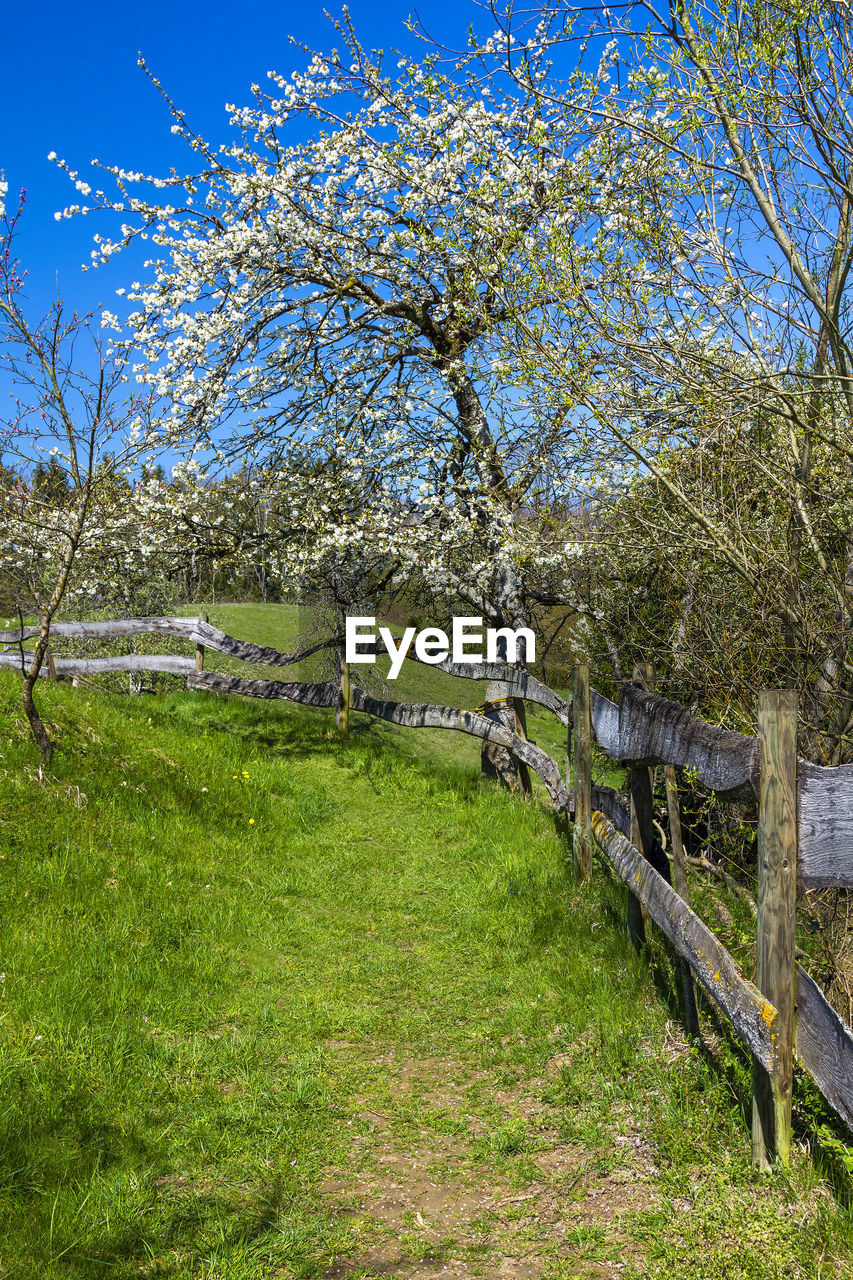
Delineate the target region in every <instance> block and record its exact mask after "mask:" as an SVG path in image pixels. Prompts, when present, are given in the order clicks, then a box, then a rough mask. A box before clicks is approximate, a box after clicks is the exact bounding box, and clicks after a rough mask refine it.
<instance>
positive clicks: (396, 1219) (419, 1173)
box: [323, 1046, 655, 1280]
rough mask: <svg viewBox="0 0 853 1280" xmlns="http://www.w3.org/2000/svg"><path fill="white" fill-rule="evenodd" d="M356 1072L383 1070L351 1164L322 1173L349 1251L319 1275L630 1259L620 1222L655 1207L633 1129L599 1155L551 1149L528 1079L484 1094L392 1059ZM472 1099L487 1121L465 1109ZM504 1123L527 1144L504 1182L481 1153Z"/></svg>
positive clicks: (601, 1270)
mask: <svg viewBox="0 0 853 1280" xmlns="http://www.w3.org/2000/svg"><path fill="white" fill-rule="evenodd" d="M348 1049H351V1050H354V1049H355V1046H348ZM365 1066H366V1067H368V1068H370V1067H376V1066H381V1067H384V1068H385V1069H387V1070H388V1072H389V1075H390V1083H389V1087H388V1094H387V1095H386V1100H384V1101H382V1102H378V1101H376V1099H374V1098H373V1096H371V1098H363V1099H361V1100H360V1101H359V1103H358V1104H357V1105H358V1106H359V1108H360V1111H359V1114H360V1117H361V1120H362V1122H363V1123H362V1132H361V1134H359V1135H358V1136H357V1137H356V1138H354V1140H353V1145H352V1150H351V1153H350V1155H351V1160H350V1163H349V1164H348V1167H347V1168H340V1169H335V1170H330V1171H329V1176H328V1179H327V1181H326V1183H325V1186H324V1188H323V1195H324V1198H325V1201H326V1205H327V1208H328V1209H329V1210H331V1211H332V1212H333V1213H334V1214H337V1215H339V1216H340V1217H343V1218H346V1219H347V1221H348V1223H349V1224H350V1228H351V1232H352V1236H353V1239H354V1240H355V1242H356V1244H355V1247H354V1249H353V1250H352V1252H351V1253H350V1256H348V1257H347V1258H346V1259H341V1260H340V1261H339V1262H338V1263H337V1264H336V1265H335V1266H334V1267H332V1268H331V1269H330V1270H328V1271H326V1272H325V1273H324V1280H346V1278H347V1277H353V1276H358V1277H359V1278H360V1280H362V1278H363V1280H367V1278H368V1277H374V1278H375V1280H380V1278H381V1277H385V1276H395V1277H400V1278H401V1280H450V1278H452V1277H460V1278H462V1277H468V1276H471V1277H473V1276H488V1277H495V1278H496V1280H537V1278H538V1277H540V1276H543V1275H545V1274H546V1273H550V1274H559V1275H562V1276H569V1275H571V1276H577V1277H588V1278H589V1280H592V1278H593V1277H596V1278H600V1280H615V1278H616V1277H618V1276H620V1275H621V1273H622V1270H623V1268H624V1266H625V1264H626V1262H627V1261H628V1260H629V1259H633V1260H636V1258H637V1255H638V1253H639V1247H638V1246H636V1245H635V1244H634V1243H632V1241H631V1240H630V1239H629V1238H628V1236H627V1235H626V1234H625V1233H624V1232H623V1229H622V1222H623V1219H624V1218H625V1217H626V1215H628V1214H633V1213H635V1212H637V1211H641V1210H642V1209H643V1207H644V1206H646V1205H648V1204H649V1203H650V1202H652V1201H653V1199H654V1198H655V1167H654V1163H653V1159H652V1152H651V1149H650V1148H649V1146H648V1145H647V1144H646V1143H645V1141H644V1140H643V1138H642V1136H641V1135H640V1134H637V1133H633V1132H630V1131H626V1132H625V1133H624V1134H621V1135H619V1136H618V1137H617V1138H616V1139H615V1150H614V1149H613V1148H611V1149H610V1150H608V1151H590V1150H586V1149H583V1148H581V1147H580V1146H578V1145H577V1144H569V1143H565V1142H561V1141H560V1139H559V1135H558V1132H557V1130H556V1128H555V1127H554V1119H555V1117H554V1115H553V1114H552V1113H551V1111H550V1109H549V1108H548V1107H547V1106H546V1105H545V1104H543V1103H542V1102H541V1101H540V1100H539V1097H538V1093H539V1091H540V1089H541V1085H542V1081H541V1080H538V1081H530V1082H528V1083H527V1085H525V1084H520V1085H519V1086H518V1087H517V1088H506V1087H505V1086H504V1087H502V1088H497V1087H491V1088H490V1087H489V1085H490V1074H489V1073H488V1072H483V1071H481V1072H477V1071H474V1070H472V1069H470V1068H466V1067H464V1066H463V1065H460V1064H459V1063H453V1062H448V1061H446V1060H444V1059H419V1060H414V1059H404V1058H402V1057H397V1056H395V1054H394V1053H393V1051H391V1052H385V1053H381V1054H374V1055H372V1056H371V1057H370V1058H365ZM484 1094H485V1095H486V1096H487V1098H488V1103H489V1107H488V1111H487V1118H484V1117H483V1115H482V1114H480V1115H475V1114H474V1113H473V1109H472V1098H481V1099H482V1097H483V1096H484ZM478 1110H480V1111H481V1113H482V1107H480V1108H478ZM512 1126H516V1127H517V1126H521V1127H522V1128H523V1130H524V1132H525V1133H526V1134H527V1135H529V1141H528V1145H527V1148H526V1150H525V1152H524V1156H523V1160H524V1168H523V1170H519V1168H518V1166H517V1165H516V1167H515V1171H514V1173H513V1170H512V1162H511V1161H509V1162H508V1161H507V1160H506V1159H499V1158H497V1157H495V1158H489V1154H488V1153H489V1146H488V1142H489V1135H490V1134H495V1133H500V1132H501V1130H502V1129H504V1130H506V1129H507V1128H509V1129H510V1130H511V1129H512ZM510 1154H512V1153H510ZM510 1177H512V1178H513V1182H514V1183H515V1184H516V1185H510V1182H509V1178H510ZM518 1183H521V1185H517V1184H518Z"/></svg>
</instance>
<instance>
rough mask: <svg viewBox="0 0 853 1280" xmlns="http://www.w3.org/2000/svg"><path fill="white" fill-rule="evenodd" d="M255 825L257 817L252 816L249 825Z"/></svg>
mask: <svg viewBox="0 0 853 1280" xmlns="http://www.w3.org/2000/svg"><path fill="white" fill-rule="evenodd" d="M254 825H255V819H254V818H250V819H249V826H250V827H253V826H254Z"/></svg>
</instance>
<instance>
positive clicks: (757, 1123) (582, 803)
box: [0, 617, 853, 1167]
mask: <svg viewBox="0 0 853 1280" xmlns="http://www.w3.org/2000/svg"><path fill="white" fill-rule="evenodd" d="M36 634H37V628H35V627H32V628H25V629H24V630H23V631H6V632H5V633H4V635H3V643H4V649H3V651H0V666H4V667H17V668H18V669H20V667H21V662H22V660H25V657H26V650H24V649H23V648H22V646H23V644H24V643H25V642H26V641H27V640H28V639H30V638H32V637H34V636H35V635H36ZM146 634H148V635H159V636H166V637H174V638H178V639H181V640H184V641H188V642H190V643H192V644H193V645H195V646H196V653H195V655H194V656H193V657H181V656H177V655H154V654H138V653H132V654H128V655H125V656H124V657H109V658H100V659H96V658H87V659H84V658H61V657H56V658H54V659H53V666H54V669H55V672H56V674H57V676H66V677H67V676H70V677H72V678H74V677H78V678H79V677H91V676H94V675H98V674H101V673H105V672H113V671H153V672H167V673H170V674H175V675H181V676H184V677H185V678H186V682H187V686H188V687H189V688H192V689H207V690H210V691H213V692H221V693H231V694H239V695H242V696H247V697H260V698H285V699H287V700H289V701H293V702H298V703H301V704H302V705H308V706H322V707H330V708H332V707H336V708H338V710H339V713H340V712H341V711H342V712H343V716H342V719H343V721H344V723H345V722H346V717H347V715H348V711H349V709H350V708H352V709H354V710H358V711H363V712H365V713H367V714H369V715H373V716H376V717H379V718H381V719H384V720H389V721H391V722H392V723H396V724H400V725H405V726H408V727H412V728H444V729H451V730H454V731H458V732H463V733H468V734H471V735H473V736H475V737H478V738H480V739H481V740H483V741H488V742H492V743H495V744H497V745H501V746H506V747H508V748H509V749H510V751H512V752H513V754H514V755H516V756H517V757H518V758H519V759H520V760H521V761H523V762H524V763H526V764H527V765H529V766H530V767H531V768H533V769H534V770H535V771H536V772H537V773H538V774H539V776H540V777H541V778H542V780H543V782H544V783H545V786H546V788H547V790H548V792H549V794H550V795H551V798H552V800H553V802H554V804H555V806H556V807H557V809H558V810H560V811H563V812H568V813H570V814H572V815H573V817H574V835H573V851H574V863H575V868H576V872H577V874H578V876H579V877H580V878H582V879H583V878H586V877H587V876H589V874H590V872H591V868H592V854H593V848H594V846H597V847H598V849H599V850H600V851H601V854H602V855H603V857H604V859H606V861H607V863H609V865H610V867H611V868H612V870H613V872H614V873H615V875H616V876H617V877H618V878H619V879H620V880H622V881H623V882H624V883H625V884H626V885H627V887H628V891H629V893H628V926H629V929H630V931H631V934H632V935H633V937H634V938H635V940H636V941H637V942H638V943H641V942H642V939H643V937H644V931H645V924H646V919H647V918H648V919H651V920H653V921H654V923H655V924H657V925H658V926H659V928H660V929H661V930H662V931H663V933H664V934H665V935H666V937H667V938H668V939H669V941H670V943H671V944H672V946H673V947H674V949H675V951H676V952H677V953H678V955H679V956H680V957H681V962H682V969H683V978H684V993H685V1012H686V1017H687V1021H688V1026H689V1028H690V1029H695V1027H698V1023H695V1006H694V1005H693V1004H692V999H693V992H692V982H691V975H692V977H695V978H696V979H697V980H698V982H699V984H700V985H701V986H702V988H703V989H704V990H705V991H706V992H707V994H708V995H709V996H710V997H711V998H712V999H713V1000H714V1002H715V1003H716V1004H717V1005H718V1006H719V1007H720V1009H722V1011H723V1012H724V1014H725V1015H726V1017H727V1018H728V1019H729V1021H730V1023H731V1025H732V1027H733V1029H734V1032H735V1034H736V1035H737V1036H738V1038H739V1039H740V1040H741V1041H742V1042H743V1043H744V1044H745V1045H746V1046H747V1048H748V1049H749V1051H750V1053H751V1054H752V1058H753V1064H754V1072H753V1133H752V1138H753V1155H754V1159H755V1161H756V1163H757V1164H759V1165H760V1166H762V1167H766V1166H767V1165H768V1163H769V1162H770V1160H772V1159H773V1158H776V1159H778V1160H779V1162H780V1163H782V1164H787V1163H788V1162H789V1158H790V1135H791V1095H792V1078H793V1060H794V1052H795V1051H796V1054H797V1056H798V1057H799V1059H800V1061H801V1063H802V1065H803V1067H804V1068H805V1069H806V1071H807V1072H808V1073H809V1075H810V1076H811V1077H812V1079H813V1080H814V1081H815V1083H816V1084H817V1085H818V1087H819V1089H820V1090H821V1092H822V1094H823V1096H824V1097H825V1098H826V1100H827V1102H828V1103H829V1104H830V1106H831V1107H832V1108H833V1110H834V1111H835V1112H836V1114H837V1115H838V1116H839V1117H840V1118H841V1119H842V1120H843V1121H844V1122H845V1123H846V1124H847V1125H848V1127H849V1128H850V1129H851V1130H853V1034H851V1031H850V1029H849V1028H848V1027H847V1026H846V1024H845V1023H844V1022H843V1020H842V1019H841V1017H840V1016H839V1015H838V1014H837V1013H836V1011H835V1010H834V1009H833V1008H832V1006H831V1005H830V1004H829V1002H828V1000H827V999H826V997H825V995H824V994H823V992H822V991H821V989H820V988H819V987H818V985H817V984H816V983H815V982H814V981H813V980H812V979H811V978H810V977H809V975H808V974H807V973H806V972H805V970H804V969H802V967H801V966H800V965H798V964H796V962H795V949H794V930H795V923H796V893H797V887H798V886H800V887H802V888H816V887H821V888H822V887H827V886H840V887H844V888H853V765H842V766H840V767H837V768H823V767H821V766H819V765H815V764H812V763H810V762H808V761H805V760H801V759H798V758H797V755H796V699H795V696H794V695H793V694H792V693H790V692H788V691H765V692H763V693H762V695H761V698H760V703H759V716H758V726H757V728H758V732H757V734H756V736H755V737H748V736H746V735H744V734H740V733H735V732H732V731H731V730H727V729H722V728H720V727H719V726H717V725H713V724H708V723H707V722H706V721H704V720H702V719H700V718H699V717H698V716H696V715H694V714H693V713H692V712H690V711H688V710H687V709H686V708H685V707H683V706H681V704H680V703H677V702H672V701H669V700H668V699H665V698H662V697H659V696H658V695H657V694H655V693H654V692H653V672H652V671H651V670H650V668H648V667H642V666H641V667H638V668H637V669H635V672H634V681H633V683H631V684H626V685H625V686H623V688H622V690H621V693H620V696H619V700H618V703H614V702H611V701H610V700H609V699H608V698H606V697H604V696H603V695H602V694H600V693H598V692H597V691H596V690H595V689H593V688H591V687H590V684H589V672H588V668H587V667H586V666H585V665H580V666H578V667H577V668H576V669H575V673H574V683H573V694H572V699H571V700H570V701H566V700H565V699H564V698H562V697H561V696H560V695H559V694H558V693H556V692H555V691H554V690H552V689H549V688H548V687H547V686H546V685H544V684H542V683H541V682H540V681H538V680H536V679H535V677H533V676H531V675H529V674H528V673H526V672H521V671H517V670H514V669H512V668H507V667H505V666H503V665H502V664H499V663H479V664H470V665H468V664H466V665H465V666H456V665H454V664H453V663H451V662H449V661H447V662H442V663H438V664H433V665H435V666H436V668H437V669H438V670H443V671H446V672H447V673H449V674H451V675H456V676H461V677H464V678H466V679H475V680H483V679H485V680H493V681H501V682H502V683H503V684H504V685H505V686H506V688H507V690H508V697H509V698H510V699H512V698H517V699H524V700H527V701H530V702H535V703H537V704H538V705H540V706H543V707H546V708H547V709H548V710H550V711H551V712H552V713H553V714H554V715H555V716H556V717H557V718H558V719H559V720H560V721H561V722H562V723H563V724H564V725H566V727H567V730H568V734H569V742H570V754H571V745H572V735H573V737H574V742H573V746H574V751H573V760H574V766H573V773H574V785H573V786H572V787H571V788H570V787H569V783H568V779H566V780H565V781H564V780H563V778H562V776H561V773H560V769H559V766H558V765H557V763H556V762H555V761H554V760H553V759H552V758H551V757H550V756H549V755H547V753H546V752H544V751H542V750H541V748H539V747H537V746H535V744H534V743H531V742H528V741H527V739H526V738H525V737H524V736H523V735H522V734H521V733H520V732H513V731H512V729H510V728H508V727H507V726H506V725H505V724H502V723H501V722H500V721H499V720H498V719H496V718H495V716H494V715H493V710H494V708H490V707H489V706H487V707H486V708H484V709H483V710H482V711H470V710H465V709H460V708H458V707H444V706H437V705H434V704H427V703H420V704H419V703H398V702H391V701H386V700H382V699H377V698H373V697H371V696H369V695H368V694H366V693H364V692H363V691H362V690H361V689H360V688H359V687H358V686H357V685H356V684H355V683H354V682H353V681H352V680H351V678H350V672H349V670H348V669H347V667H346V664H341V665H342V673H341V677H340V679H339V680H337V681H326V682H322V683H316V684H311V683H305V682H298V681H292V682H289V681H280V680H244V679H241V678H239V677H236V676H226V675H221V674H219V673H217V672H212V671H205V670H204V654H205V651H206V650H211V651H213V652H216V653H220V654H223V655H226V656H228V657H230V658H237V659H240V660H242V661H245V662H250V663H255V664H259V665H265V666H271V667H286V666H290V665H292V664H294V663H296V662H299V661H301V660H302V659H304V658H307V657H309V656H310V655H311V654H313V653H316V652H318V651H320V650H322V649H330V648H331V649H338V650H339V649H340V648H341V645H342V641H343V636H342V635H335V636H331V637H329V638H328V639H326V640H323V641H320V642H318V643H317V644H315V645H312V646H310V647H309V648H306V649H304V650H302V651H300V652H297V653H282V652H279V651H278V650H276V649H273V648H268V647H264V646H261V645H255V644H250V643H248V642H246V641H243V640H237V639H235V638H234V637H232V636H228V635H225V634H224V633H223V632H221V631H219V630H217V629H216V628H215V627H212V626H210V625H209V623H208V622H207V621H206V620H205V619H203V618H175V617H164V618H135V619H125V620H121V621H111V622H66V623H58V624H55V625H54V626H53V627H52V629H51V635H52V637H53V638H54V639H59V638H68V639H91V640H113V641H114V640H116V639H119V638H122V637H131V636H139V635H146ZM342 703H343V706H342ZM594 743H595V744H597V745H598V747H599V748H600V749H601V750H602V751H603V752H604V753H605V754H606V755H607V756H608V757H609V758H610V759H612V760H614V761H616V762H618V763H619V764H620V765H623V766H625V767H627V768H628V770H629V777H630V798H629V799H628V800H627V801H626V800H624V799H623V797H622V796H620V795H619V794H617V793H616V792H615V791H613V790H612V789H611V788H608V787H598V786H594V785H593V782H592V749H593V744H594ZM655 766H663V768H664V776H665V782H666V790H667V798H668V808H669V828H670V837H671V845H672V853H673V865H672V867H670V863H669V859H668V858H667V857H666V855H665V854H664V853H663V852H662V850H661V847H660V845H659V843H658V842H657V840H656V839H655V835H654V824H653V808H652V780H651V770H652V769H653V768H654V767H655ZM677 768H682V769H689V770H691V771H692V772H693V774H694V775H695V777H696V778H697V779H698V781H699V782H700V783H702V784H703V785H704V786H705V787H707V788H708V789H709V790H711V791H713V792H714V793H715V796H716V798H717V799H718V800H720V801H723V802H726V801H732V802H743V801H753V802H754V801H757V803H758V881H759V888H758V935H757V947H756V958H757V968H756V982H755V983H752V982H751V981H749V979H747V978H746V977H745V976H744V974H743V973H742V972H741V970H740V968H739V967H738V965H737V963H736V961H735V960H734V958H733V957H732V956H731V955H730V954H729V953H728V951H727V950H726V949H725V947H723V946H722V944H721V943H720V942H719V940H718V939H717V938H716V937H715V936H714V934H713V933H712V932H711V931H710V930H709V929H708V928H707V926H706V925H705V924H703V922H702V921H701V920H700V919H699V917H698V916H697V915H696V914H695V913H694V912H693V911H692V910H691V909H690V906H689V905H688V902H687V900H686V899H687V889H686V876H685V873H684V866H683V853H682V848H681V831H680V822H679V817H678V806H677V801H676V793H675V770H676V769H677ZM673 879H674V881H675V883H674V885H673ZM691 1023H693V1024H694V1026H693V1027H691V1026H690V1024H691Z"/></svg>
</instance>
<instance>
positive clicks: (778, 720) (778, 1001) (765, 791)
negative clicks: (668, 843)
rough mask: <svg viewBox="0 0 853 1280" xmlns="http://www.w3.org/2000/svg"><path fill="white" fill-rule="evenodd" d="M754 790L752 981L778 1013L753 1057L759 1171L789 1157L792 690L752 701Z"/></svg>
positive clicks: (754, 1136)
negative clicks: (761, 1054)
mask: <svg viewBox="0 0 853 1280" xmlns="http://www.w3.org/2000/svg"><path fill="white" fill-rule="evenodd" d="M758 737H759V741H760V743H761V788H760V794H759V804H758V967H757V973H756V985H757V986H758V988H759V990H760V991H761V993H762V995H764V996H765V997H766V998H767V1000H769V1001H770V1003H771V1004H772V1005H774V1006H775V1007H776V1009H777V1010H778V1015H777V1017H776V1018H775V1019H774V1025H773V1027H772V1028H771V1033H772V1040H773V1047H774V1061H773V1068H772V1070H770V1071H766V1070H765V1069H764V1067H762V1066H761V1064H760V1063H759V1062H757V1061H755V1060H753V1069H752V1070H753V1074H752V1158H753V1162H754V1163H755V1164H756V1165H758V1167H759V1168H761V1169H766V1168H768V1167H769V1164H770V1161H771V1160H772V1159H774V1158H775V1159H777V1160H778V1162H779V1163H780V1164H781V1165H783V1166H786V1167H787V1165H788V1164H790V1159H791V1088H792V1083H793V1045H794V1002H795V999H796V969H795V966H794V931H795V928H796V916H797V695H796V693H795V692H794V690H792V689H763V690H762V691H761V693H760V694H759V699H758Z"/></svg>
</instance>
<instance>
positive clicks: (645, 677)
mask: <svg viewBox="0 0 853 1280" xmlns="http://www.w3.org/2000/svg"><path fill="white" fill-rule="evenodd" d="M633 682H634V684H636V685H638V686H639V687H640V688H641V689H648V690H649V691H651V689H652V688H653V687H654V682H655V671H654V667H653V666H652V664H651V663H650V662H638V663H636V664H635V666H634V679H633ZM630 772H631V844H632V845H633V846H634V848H635V849H639V850H640V852H641V853H642V854H643V855H644V857H646V858H648V856H649V853H650V851H651V847H652V841H653V840H654V837H655V833H654V826H653V823H652V819H653V816H654V803H653V799H652V771H651V769H649V767H648V766H647V765H640V766H638V767H637V768H632V769H631V771H630ZM628 933H629V934H630V936H631V940H632V941H633V943H634V945H635V946H637V947H640V946H642V944H643V943H644V942H645V940H646V921H645V915H644V913H643V908H642V906H641V905H640V901H639V899H638V898H636V897H635V896H634V894H633V893H631V892H630V890H629V891H628Z"/></svg>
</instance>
